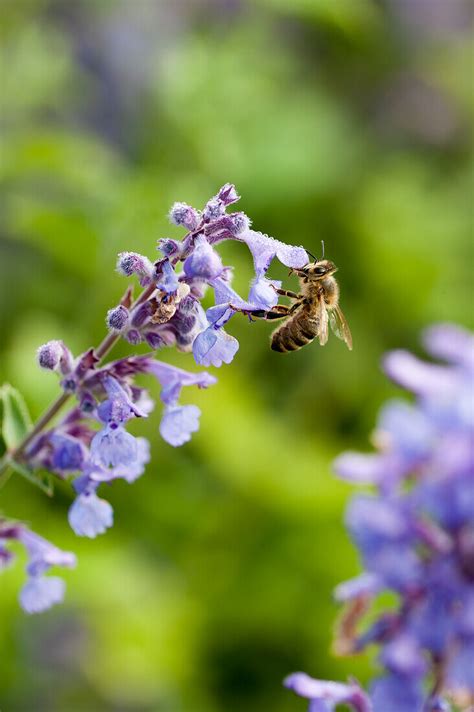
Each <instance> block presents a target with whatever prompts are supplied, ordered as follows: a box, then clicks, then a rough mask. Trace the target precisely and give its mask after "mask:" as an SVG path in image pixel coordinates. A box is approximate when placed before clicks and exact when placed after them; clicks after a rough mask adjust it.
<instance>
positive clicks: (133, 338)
mask: <svg viewBox="0 0 474 712" xmlns="http://www.w3.org/2000/svg"><path fill="white" fill-rule="evenodd" d="M125 338H126V339H127V341H128V343H129V344H132V346H137V345H138V344H141V342H142V337H141V334H140V332H139V331H137V329H130V331H127V333H126V334H125Z"/></svg>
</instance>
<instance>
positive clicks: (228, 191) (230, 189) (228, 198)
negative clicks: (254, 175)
mask: <svg viewBox="0 0 474 712" xmlns="http://www.w3.org/2000/svg"><path fill="white" fill-rule="evenodd" d="M217 197H218V199H219V200H220V201H222V203H223V204H224V205H226V206H227V205H232V203H236V202H237V201H238V200H240V195H239V194H238V193H237V191H236V189H235V185H232V183H226V184H225V185H223V186H222V188H221V189H220V191H219V192H218V194H217Z"/></svg>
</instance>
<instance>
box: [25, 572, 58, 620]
mask: <svg viewBox="0 0 474 712" xmlns="http://www.w3.org/2000/svg"><path fill="white" fill-rule="evenodd" d="M65 589H66V584H65V583H64V581H63V580H62V579H61V578H58V577H57V576H33V577H31V578H29V579H28V581H27V582H26V583H25V585H24V586H23V588H22V589H21V591H20V605H21V607H22V608H23V610H24V611H26V613H41V612H42V611H46V610H47V609H48V608H51V606H54V605H55V604H56V603H61V601H62V600H63V598H64V591H65Z"/></svg>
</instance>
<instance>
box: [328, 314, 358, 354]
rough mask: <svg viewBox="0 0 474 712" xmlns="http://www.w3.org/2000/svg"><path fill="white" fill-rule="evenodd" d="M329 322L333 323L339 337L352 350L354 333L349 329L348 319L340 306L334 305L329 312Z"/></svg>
mask: <svg viewBox="0 0 474 712" xmlns="http://www.w3.org/2000/svg"><path fill="white" fill-rule="evenodd" d="M329 322H330V324H331V329H332V330H333V332H334V333H335V334H336V336H337V337H338V338H339V339H342V340H343V341H345V342H346V344H347V348H348V349H349V351H352V334H351V330H350V329H349V324H348V323H347V321H346V317H345V316H344V314H343V313H342V311H341V309H340V307H339V306H336V307H334V309H331V311H330V312H329Z"/></svg>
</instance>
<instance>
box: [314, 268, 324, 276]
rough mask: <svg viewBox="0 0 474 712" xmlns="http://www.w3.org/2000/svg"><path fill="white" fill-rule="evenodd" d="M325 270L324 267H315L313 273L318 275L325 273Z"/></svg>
mask: <svg viewBox="0 0 474 712" xmlns="http://www.w3.org/2000/svg"><path fill="white" fill-rule="evenodd" d="M325 272H326V268H325V267H316V269H315V270H314V274H318V275H319V274H325Z"/></svg>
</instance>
